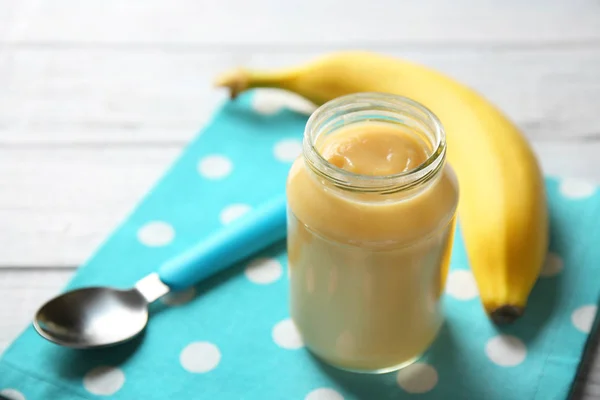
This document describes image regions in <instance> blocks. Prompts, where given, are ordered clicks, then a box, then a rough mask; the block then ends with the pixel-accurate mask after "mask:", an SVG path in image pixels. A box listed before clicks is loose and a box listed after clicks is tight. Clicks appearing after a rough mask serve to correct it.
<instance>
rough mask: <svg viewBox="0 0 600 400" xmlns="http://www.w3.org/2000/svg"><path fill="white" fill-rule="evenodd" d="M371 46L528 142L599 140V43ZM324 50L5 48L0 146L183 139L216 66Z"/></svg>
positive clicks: (215, 95) (271, 63)
mask: <svg viewBox="0 0 600 400" xmlns="http://www.w3.org/2000/svg"><path fill="white" fill-rule="evenodd" d="M332 50H333V48H332ZM378 51H381V52H383V53H385V54H391V55H394V56H398V57H403V58H407V59H410V60H413V61H416V62H420V63H423V64H425V65H428V66H431V67H433V68H436V69H439V70H440V71H443V72H445V73H447V74H448V75H450V76H452V77H454V78H456V79H458V80H460V81H462V82H464V83H466V84H468V85H470V86H472V87H474V88H475V89H477V90H479V91H480V92H481V93H483V94H484V95H485V96H487V97H488V98H489V99H490V100H491V101H493V102H494V103H495V104H497V105H498V106H499V107H500V108H501V109H502V110H504V111H505V112H506V113H507V114H508V115H509V116H510V117H511V118H512V119H513V120H515V121H516V122H517V123H518V124H519V125H520V126H521V127H522V129H523V130H524V131H525V133H526V134H527V136H528V137H529V138H531V139H544V140H545V139H553V140H555V139H559V138H569V140H576V139H582V140H588V141H589V140H598V139H600V118H597V116H596V110H597V106H598V100H597V99H598V98H599V97H600V74H598V73H597V71H600V46H599V47H598V48H595V47H594V48H583V49H580V48H575V49H553V50H548V49H543V50H537V51H520V50H511V51H494V50H454V51H449V50H444V49H433V50H414V49H413V50H410V49H403V48H391V47H386V48H383V49H381V50H378ZM323 53H324V51H312V52H308V51H297V52H293V51H287V52H280V53H277V54H272V53H265V52H260V51H258V52H254V51H249V50H244V51H239V52H235V53H228V52H223V53H221V52H212V51H209V52H205V51H199V52H196V51H193V52H187V51H170V52H166V53H165V52H162V51H158V50H135V51H134V50H127V51H126V50H122V49H48V48H44V49H29V48H26V49H23V48H18V49H14V48H9V49H6V50H4V52H3V53H0V54H3V55H4V63H2V64H0V149H1V148H2V147H9V146H15V145H21V146H28V145H44V144H53V145H55V144H64V145H72V144H74V145H78V144H83V143H86V144H87V143H94V144H102V145H104V144H108V143H111V144H112V143H122V144H143V145H144V146H148V145H151V144H160V145H161V146H162V145H163V144H165V143H167V144H169V143H171V144H173V143H175V144H185V143H186V142H187V141H189V140H190V139H191V138H192V137H193V136H194V135H195V134H196V133H197V131H198V129H200V128H201V127H202V126H203V125H204V124H205V123H206V122H207V121H208V120H209V118H210V115H211V113H212V112H213V111H214V109H215V107H217V106H218V104H220V102H222V101H224V100H225V98H226V94H225V93H224V91H222V90H217V89H215V88H213V87H212V84H211V82H212V80H213V79H214V77H215V76H216V75H217V74H218V73H219V72H222V71H224V70H226V69H228V68H231V67H234V66H238V65H247V66H252V67H260V68H270V67H272V68H276V67H284V66H291V65H296V64H298V63H302V62H305V61H308V60H311V59H313V58H314V57H316V56H318V55H320V54H323Z"/></svg>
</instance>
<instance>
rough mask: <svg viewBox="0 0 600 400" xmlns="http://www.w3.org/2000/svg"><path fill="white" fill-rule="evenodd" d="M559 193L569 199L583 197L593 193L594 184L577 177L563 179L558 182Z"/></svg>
mask: <svg viewBox="0 0 600 400" xmlns="http://www.w3.org/2000/svg"><path fill="white" fill-rule="evenodd" d="M559 190H560V193H561V194H562V195H563V196H565V197H567V198H569V199H583V198H586V197H589V196H591V195H593V194H594V192H595V191H596V186H594V185H593V184H591V183H590V182H585V181H580V180H577V179H565V180H563V181H562V182H561V183H560V187H559Z"/></svg>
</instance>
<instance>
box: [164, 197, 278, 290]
mask: <svg viewBox="0 0 600 400" xmlns="http://www.w3.org/2000/svg"><path fill="white" fill-rule="evenodd" d="M285 236H286V199H285V196H282V197H279V198H276V199H274V200H271V201H269V202H267V203H265V204H264V205H262V206H261V207H259V208H258V209H255V210H253V211H250V212H248V213H246V214H244V215H243V216H242V217H240V218H237V219H236V220H234V221H232V222H230V223H229V224H227V225H225V226H224V227H222V228H221V229H219V230H218V231H217V232H215V233H213V234H211V235H210V236H209V237H208V238H206V239H205V240H203V241H202V242H200V243H198V244H197V245H195V246H194V247H192V248H191V249H189V250H187V251H186V252H184V253H182V254H181V255H179V256H177V257H175V258H173V259H171V260H169V261H167V262H166V263H165V264H163V265H162V266H161V267H160V268H159V270H158V275H159V277H160V280H161V281H162V282H163V283H164V284H166V285H167V286H169V287H170V288H171V289H172V290H181V289H186V288H188V287H190V286H193V285H194V284H196V283H198V282H200V281H201V280H202V279H204V278H207V277H209V276H210V275H213V274H215V273H217V272H219V271H221V270H223V269H225V268H227V267H230V266H233V265H234V264H236V263H237V262H240V261H243V260H244V259H246V258H247V257H249V256H251V255H252V254H254V253H256V252H258V251H260V250H262V249H264V248H266V247H268V246H270V245H272V244H274V243H276V242H277V241H279V240H282V239H284V238H285Z"/></svg>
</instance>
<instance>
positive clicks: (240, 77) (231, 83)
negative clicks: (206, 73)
mask: <svg viewBox="0 0 600 400" xmlns="http://www.w3.org/2000/svg"><path fill="white" fill-rule="evenodd" d="M215 86H217V87H224V88H227V89H229V95H230V97H231V98H232V99H235V98H236V97H237V96H238V95H239V94H240V93H242V92H243V91H244V90H246V89H247V88H248V77H247V73H246V71H245V70H244V69H242V68H236V69H233V70H231V71H227V72H225V73H223V74H221V75H219V76H217V78H216V79H215Z"/></svg>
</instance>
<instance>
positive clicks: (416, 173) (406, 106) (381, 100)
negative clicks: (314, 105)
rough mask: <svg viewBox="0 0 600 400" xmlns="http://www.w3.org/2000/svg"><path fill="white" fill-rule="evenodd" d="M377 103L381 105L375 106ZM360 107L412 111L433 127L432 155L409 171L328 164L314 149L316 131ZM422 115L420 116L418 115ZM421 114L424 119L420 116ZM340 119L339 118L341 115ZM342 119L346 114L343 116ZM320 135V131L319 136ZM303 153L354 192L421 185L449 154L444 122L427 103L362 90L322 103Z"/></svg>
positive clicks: (327, 175)
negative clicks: (377, 170)
mask: <svg viewBox="0 0 600 400" xmlns="http://www.w3.org/2000/svg"><path fill="white" fill-rule="evenodd" d="M374 105H378V106H379V108H377V107H374ZM360 107H366V109H371V110H373V111H376V110H378V109H379V110H382V107H385V108H386V109H387V110H389V112H392V113H398V114H399V115H400V114H401V113H402V111H405V112H406V111H413V113H410V114H411V116H413V117H414V118H415V119H417V118H418V119H419V120H420V122H422V123H424V124H425V125H426V126H427V127H428V128H430V129H431V131H432V132H431V133H432V134H433V136H434V138H435V140H436V142H435V143H434V144H433V145H432V148H433V149H432V151H431V154H429V155H428V157H427V159H426V160H425V161H424V162H423V163H421V164H419V165H418V166H417V167H415V168H413V169H410V170H408V171H404V172H400V173H397V174H391V175H364V174H357V173H355V172H351V171H347V170H344V169H342V168H340V167H338V166H336V165H333V164H331V163H329V162H328V161H327V160H326V159H325V158H324V157H323V156H322V155H321V153H320V152H319V151H318V150H317V149H316V148H315V145H314V139H316V137H315V134H316V133H318V131H319V130H320V129H321V128H322V127H323V125H324V124H325V123H326V122H327V121H328V120H331V119H332V118H335V116H336V114H340V113H344V112H345V111H347V112H352V110H356V109H357V108H360ZM417 113H418V114H420V115H417ZM419 117H422V118H419ZM338 118H340V117H339V116H338ZM341 118H343V117H341ZM316 136H318V134H317V135H316ZM303 152H304V157H305V159H306V161H307V162H308V164H309V166H310V167H311V169H312V170H313V171H314V172H315V173H317V175H320V176H321V177H323V178H326V179H328V180H330V181H332V182H333V183H334V184H335V185H336V186H338V187H341V188H343V189H346V190H351V191H361V192H382V193H393V192H398V191H401V190H405V189H409V188H412V187H415V186H417V185H419V184H422V183H424V182H426V181H428V180H429V179H431V178H432V177H433V176H435V175H437V172H438V171H439V170H440V169H441V167H442V166H443V163H444V160H445V156H446V137H445V132H444V129H443V126H442V123H441V122H440V120H439V119H438V117H437V116H436V115H435V114H434V113H433V112H432V111H431V110H429V109H428V108H427V107H426V106H424V105H423V104H421V103H418V102H416V101H414V100H412V99H410V98H407V97H404V96H399V95H394V94H390V93H381V92H361V93H354V94H349V95H345V96H341V97H337V98H335V99H333V100H330V101H328V102H327V103H325V104H323V105H321V106H320V107H319V108H318V109H317V110H315V111H314V112H313V114H312V115H311V116H310V118H309V119H308V121H307V123H306V128H305V131H304V140H303Z"/></svg>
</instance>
